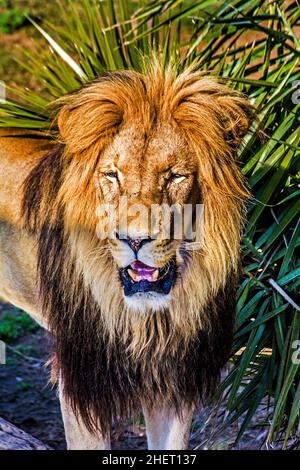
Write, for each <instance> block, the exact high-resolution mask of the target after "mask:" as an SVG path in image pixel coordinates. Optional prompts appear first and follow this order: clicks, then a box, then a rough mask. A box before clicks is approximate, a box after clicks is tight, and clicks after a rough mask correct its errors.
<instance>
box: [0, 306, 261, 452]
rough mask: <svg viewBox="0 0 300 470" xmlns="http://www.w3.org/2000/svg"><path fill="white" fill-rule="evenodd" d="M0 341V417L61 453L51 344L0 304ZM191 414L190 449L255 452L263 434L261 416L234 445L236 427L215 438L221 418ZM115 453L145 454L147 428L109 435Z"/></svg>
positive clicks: (18, 314)
mask: <svg viewBox="0 0 300 470" xmlns="http://www.w3.org/2000/svg"><path fill="white" fill-rule="evenodd" d="M0 339H2V340H4V341H5V343H6V356H7V357H6V364H5V365H0V396H1V400H0V416H1V417H2V418H4V419H6V420H8V421H10V422H11V423H12V424H15V425H16V426H18V427H20V428H21V429H22V430H24V431H26V432H28V433H29V434H31V435H32V436H34V437H36V438H38V439H40V440H41V441H42V442H43V443H44V444H47V445H48V446H49V447H51V448H53V449H65V439H64V432H63V424H62V419H61V414H60V409H59V402H58V398H57V394H56V390H55V388H53V387H52V386H51V385H50V384H49V369H47V367H46V366H45V363H46V362H47V358H48V354H49V350H50V347H51V345H50V340H49V338H48V337H47V334H46V333H45V331H44V330H42V329H41V328H40V327H39V326H38V325H37V324H36V323H34V322H33V321H32V320H31V319H30V317H29V316H28V315H27V314H26V313H24V312H22V311H21V310H19V309H16V308H15V307H12V306H10V305H8V304H1V303H0ZM208 417H209V413H207V412H206V413H200V412H197V413H195V417H194V422H193V428H192V433H191V443H190V447H191V449H195V448H199V449H205V448H210V449H230V448H239V449H259V448H261V447H262V446H264V443H265V439H266V435H267V430H266V428H265V427H264V426H263V422H264V420H265V414H264V412H263V408H262V412H261V414H257V415H256V416H255V420H254V421H253V425H252V426H251V427H250V428H249V430H248V431H247V432H246V433H245V435H244V436H243V438H242V440H241V441H240V443H239V445H238V446H233V444H234V441H235V438H236V436H237V432H238V428H237V427H228V428H227V429H226V430H225V431H222V432H221V433H216V430H217V429H218V426H219V425H220V418H219V417H217V418H213V415H211V416H210V418H209V419H208ZM112 445H113V448H114V449H146V436H145V426H144V423H143V419H142V417H141V419H140V421H139V422H134V423H128V424H126V425H125V426H124V427H123V426H122V427H119V428H115V429H114V431H113V444H112Z"/></svg>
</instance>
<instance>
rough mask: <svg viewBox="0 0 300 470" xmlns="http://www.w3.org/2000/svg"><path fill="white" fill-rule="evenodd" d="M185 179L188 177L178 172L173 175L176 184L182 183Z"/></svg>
mask: <svg viewBox="0 0 300 470" xmlns="http://www.w3.org/2000/svg"><path fill="white" fill-rule="evenodd" d="M185 179H186V176H184V175H177V174H174V175H172V181H173V182H174V183H176V184H178V183H181V182H182V181H183V180H185Z"/></svg>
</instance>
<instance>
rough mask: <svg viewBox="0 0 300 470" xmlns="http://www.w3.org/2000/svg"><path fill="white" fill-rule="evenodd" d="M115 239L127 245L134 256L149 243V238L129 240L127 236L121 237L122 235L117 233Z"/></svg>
mask: <svg viewBox="0 0 300 470" xmlns="http://www.w3.org/2000/svg"><path fill="white" fill-rule="evenodd" d="M116 237H117V239H118V240H121V241H123V242H124V243H127V244H128V245H129V246H130V248H131V249H132V251H133V252H134V253H135V254H136V253H137V252H138V251H139V250H140V249H141V248H142V246H143V245H145V244H146V243H148V242H151V237H137V238H131V237H128V236H122V234H120V233H118V232H117V233H116Z"/></svg>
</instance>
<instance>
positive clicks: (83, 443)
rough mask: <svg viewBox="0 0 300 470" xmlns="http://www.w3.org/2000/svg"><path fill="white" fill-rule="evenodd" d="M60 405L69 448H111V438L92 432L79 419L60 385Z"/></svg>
mask: <svg viewBox="0 0 300 470" xmlns="http://www.w3.org/2000/svg"><path fill="white" fill-rule="evenodd" d="M59 400H60V407H61V412H62V417H63V422H64V428H65V436H66V441H67V448H68V450H109V449H110V440H109V439H106V438H104V437H103V436H102V435H101V433H97V434H92V433H90V431H88V430H87V428H86V427H85V425H84V424H83V423H82V422H81V421H80V420H79V421H78V420H77V418H76V416H75V415H74V413H73V411H72V408H71V407H70V405H69V404H68V402H67V401H66V400H65V398H64V396H63V393H62V391H61V387H59Z"/></svg>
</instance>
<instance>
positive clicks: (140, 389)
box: [23, 60, 253, 432]
mask: <svg viewBox="0 0 300 470" xmlns="http://www.w3.org/2000/svg"><path fill="white" fill-rule="evenodd" d="M59 106H60V111H59V113H58V118H57V122H58V127H59V139H58V143H57V146H56V147H55V148H54V149H53V150H52V151H51V152H50V153H49V154H48V155H46V156H45V157H43V158H42V159H41V161H40V162H39V163H38V165H37V166H36V168H35V169H34V170H33V171H32V173H31V174H30V175H29V177H28V178H27V180H26V182H25V186H24V201H23V215H24V221H25V226H26V228H27V229H28V230H30V231H31V232H33V233H34V234H35V236H37V237H38V256H39V279H40V295H41V300H42V302H43V307H44V310H45V312H47V314H48V318H49V324H50V327H51V330H52V332H53V334H54V336H55V338H56V347H55V354H56V356H57V362H58V367H59V369H60V373H61V374H62V376H63V378H64V384H65V392H66V394H67V396H69V397H70V400H71V403H72V405H73V407H74V409H75V410H77V409H79V410H80V413H81V414H82V416H83V419H85V422H86V424H87V425H88V426H90V427H92V428H93V427H96V426H97V425H98V423H100V426H101V428H102V429H103V430H105V431H107V432H108V431H109V427H110V424H109V423H110V422H111V419H112V417H126V416H127V414H128V413H129V412H132V411H134V410H135V409H136V408H137V407H138V404H139V403H140V402H141V401H146V402H147V403H148V404H149V406H150V407H151V406H154V402H155V400H157V399H161V400H162V401H164V400H167V401H168V402H171V403H173V404H174V406H175V407H177V404H178V403H177V402H178V400H179V396H178V395H179V391H180V394H181V396H182V394H183V395H184V400H185V401H186V402H187V403H189V402H197V401H198V400H199V399H200V398H205V397H206V396H207V395H208V394H210V393H211V392H212V390H213V389H214V386H215V384H216V381H217V379H218V375H219V372H220V368H221V367H222V365H223V364H224V362H225V361H226V358H227V355H228V353H229V349H230V343H231V336H232V327H233V318H234V293H235V286H236V281H237V277H238V273H239V262H240V236H241V230H242V226H243V221H244V215H245V204H246V202H247V199H248V197H249V193H248V191H247V189H246V187H245V184H244V180H243V178H242V176H241V173H240V171H239V169H238V167H237V164H236V162H235V155H236V151H237V148H238V147H239V146H240V144H241V142H242V138H243V137H244V135H245V133H246V132H247V130H248V128H249V123H250V120H251V118H252V115H253V110H252V107H251V106H250V105H249V103H248V101H247V100H246V98H245V97H244V96H243V95H241V94H240V93H238V92H236V91H234V90H231V89H229V88H228V87H226V86H224V85H223V84H221V83H219V82H218V81H217V80H216V79H214V78H212V77H210V76H203V75H201V74H199V73H198V72H197V71H195V70H193V69H187V70H185V71H183V72H182V73H180V74H177V73H176V72H175V68H174V67H173V66H172V65H169V66H168V67H166V69H163V68H162V67H161V65H160V64H159V61H157V60H154V61H153V63H152V64H151V65H148V66H147V69H146V70H145V73H137V72H133V71H122V72H111V73H106V74H104V75H103V76H101V77H100V78H98V79H96V80H94V81H93V82H91V83H89V84H87V85H86V86H84V87H83V88H82V89H81V90H79V91H77V92H76V93H74V94H72V95H69V96H67V97H64V98H62V99H61V100H59ZM170 122H171V123H175V124H176V126H177V127H178V129H179V131H180V132H181V134H182V135H183V136H184V138H185V140H186V141H187V142H188V145H189V146H190V148H191V149H192V150H193V152H194V153H195V154H196V155H197V158H198V179H199V184H200V187H201V194H202V198H203V203H204V231H203V235H204V238H203V246H202V248H201V250H198V251H192V252H191V254H190V255H189V256H190V260H189V264H188V269H187V272H186V273H185V276H184V278H183V279H182V282H179V283H177V285H176V287H175V288H174V298H173V300H172V302H171V305H170V308H169V309H168V311H162V312H161V313H157V314H155V315H153V314H152V313H151V312H149V315H144V316H140V315H138V314H137V313H133V312H131V311H130V310H129V309H128V308H125V307H124V304H123V300H122V293H121V289H120V287H119V284H118V279H117V276H116V272H115V269H114V267H113V265H112V262H111V259H110V258H109V256H108V254H107V251H106V250H105V242H103V241H99V240H98V239H97V236H96V223H97V219H96V208H97V204H98V203H99V199H98V195H97V192H96V190H95V173H96V170H97V165H98V162H99V158H101V154H102V153H103V151H104V149H105V148H106V147H107V146H108V145H109V143H110V142H112V140H113V138H114V137H115V136H116V134H117V133H118V131H119V129H120V128H121V127H122V126H123V125H124V124H126V125H129V124H130V125H132V126H139V129H141V132H144V133H145V134H147V133H148V132H149V130H150V129H151V128H153V127H154V126H156V125H157V123H170ZM74 342H75V345H74ZM93 343H95V344H93ZM91 363H92V364H93V366H92V368H93V370H92V371H91V372H90V373H89V372H88V371H87V369H88V367H91V366H89V364H91ZM107 364H109V367H108V365H107ZM174 364H176V367H174ZM197 367H198V368H199V370H195V369H196V368H197ZM200 369H201V370H200ZM95 371H96V372H95ZM142 372H143V374H142ZM97 373H98V375H97ZM82 374H83V375H84V376H85V382H86V383H84V384H83V383H82ZM126 374H127V376H126ZM142 375H143V376H146V377H147V379H144V380H145V382H144V383H143V382H142V379H141V376H142ZM187 375H188V376H189V377H187ZM100 377H101V379H100ZM101 381H102V382H101ZM103 381H104V382H105V384H106V385H105V386H106V388H105V387H104V385H103ZM75 390H76V391H75ZM95 392H97V393H98V395H99V396H98V397H97V395H96V393H95ZM109 400H111V401H113V402H114V403H115V405H114V407H113V408H112V410H110V411H108V409H109V405H108V402H109ZM106 402H107V403H106ZM103 408H104V411H103ZM105 409H106V411H105Z"/></svg>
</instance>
